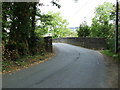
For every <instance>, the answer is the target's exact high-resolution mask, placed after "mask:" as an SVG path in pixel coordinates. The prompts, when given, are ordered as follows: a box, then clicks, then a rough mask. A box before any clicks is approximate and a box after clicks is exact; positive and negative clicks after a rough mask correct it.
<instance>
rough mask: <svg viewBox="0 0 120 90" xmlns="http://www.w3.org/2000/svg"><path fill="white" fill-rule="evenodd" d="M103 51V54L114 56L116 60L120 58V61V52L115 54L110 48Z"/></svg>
mask: <svg viewBox="0 0 120 90" xmlns="http://www.w3.org/2000/svg"><path fill="white" fill-rule="evenodd" d="M101 53H103V54H105V55H107V56H110V57H113V58H115V59H116V60H119V61H120V53H118V54H115V53H113V52H112V51H110V50H103V51H101Z"/></svg>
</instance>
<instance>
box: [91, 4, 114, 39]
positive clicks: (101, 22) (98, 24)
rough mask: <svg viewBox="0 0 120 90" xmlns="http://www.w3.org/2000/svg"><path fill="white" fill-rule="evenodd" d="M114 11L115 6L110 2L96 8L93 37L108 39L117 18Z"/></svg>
mask: <svg viewBox="0 0 120 90" xmlns="http://www.w3.org/2000/svg"><path fill="white" fill-rule="evenodd" d="M114 9H115V8H114V5H113V4H112V3H109V2H105V3H104V4H103V5H99V6H98V7H97V8H96V12H95V17H94V18H93V19H92V26H91V36H92V37H95V36H96V37H104V38H107V37H108V33H110V29H111V26H112V24H113V20H114V18H115V12H114ZM111 22H112V23H111Z"/></svg>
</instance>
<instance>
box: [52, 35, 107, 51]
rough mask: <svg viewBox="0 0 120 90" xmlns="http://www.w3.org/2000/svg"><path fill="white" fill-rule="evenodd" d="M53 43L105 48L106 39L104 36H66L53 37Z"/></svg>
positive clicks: (98, 48)
mask: <svg viewBox="0 0 120 90" xmlns="http://www.w3.org/2000/svg"><path fill="white" fill-rule="evenodd" d="M53 42H54V43H68V44H72V45H77V46H82V47H85V48H90V49H97V50H100V49H106V41H105V39H104V38H91V37H85V38H83V37H66V38H56V39H53Z"/></svg>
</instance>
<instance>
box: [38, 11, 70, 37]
mask: <svg viewBox="0 0 120 90" xmlns="http://www.w3.org/2000/svg"><path fill="white" fill-rule="evenodd" d="M39 19H40V22H39V25H40V26H38V28H37V31H36V32H38V33H39V34H46V33H52V37H53V38H57V37H66V36H67V35H68V33H69V32H70V29H68V28H67V25H68V24H69V23H68V22H67V21H66V20H65V19H63V18H62V17H61V16H60V13H53V12H48V14H45V15H42V16H41V17H40V18H39Z"/></svg>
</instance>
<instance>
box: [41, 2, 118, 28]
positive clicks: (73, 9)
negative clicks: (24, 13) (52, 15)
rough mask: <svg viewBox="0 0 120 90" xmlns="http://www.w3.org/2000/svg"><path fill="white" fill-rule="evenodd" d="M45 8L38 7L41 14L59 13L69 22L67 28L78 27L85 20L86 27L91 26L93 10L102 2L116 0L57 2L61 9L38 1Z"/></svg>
mask: <svg viewBox="0 0 120 90" xmlns="http://www.w3.org/2000/svg"><path fill="white" fill-rule="evenodd" d="M40 2H43V3H44V4H45V5H47V6H42V7H40V10H41V12H42V13H47V12H48V11H53V12H60V13H61V16H63V18H64V19H66V20H67V21H68V22H69V25H68V27H79V25H80V24H81V23H82V22H83V21H84V20H85V21H87V23H88V25H91V23H92V18H93V17H94V15H95V14H94V12H95V8H96V7H97V6H98V5H101V4H103V3H104V2H111V3H113V4H115V3H116V0H78V1H77V2H75V1H74V0H59V2H58V3H59V4H60V5H61V8H60V9H58V8H57V7H56V6H52V3H50V2H51V0H40Z"/></svg>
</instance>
